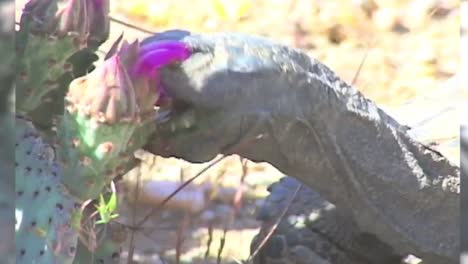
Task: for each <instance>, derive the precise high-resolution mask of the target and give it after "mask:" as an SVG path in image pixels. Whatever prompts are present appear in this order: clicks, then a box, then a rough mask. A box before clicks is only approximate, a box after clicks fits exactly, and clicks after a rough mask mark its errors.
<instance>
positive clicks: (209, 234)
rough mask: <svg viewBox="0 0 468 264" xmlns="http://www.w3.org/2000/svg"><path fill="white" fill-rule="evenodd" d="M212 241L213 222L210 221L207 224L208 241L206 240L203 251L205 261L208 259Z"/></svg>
mask: <svg viewBox="0 0 468 264" xmlns="http://www.w3.org/2000/svg"><path fill="white" fill-rule="evenodd" d="M212 242H213V224H212V223H210V225H209V226H208V241H207V242H206V251H205V261H207V260H208V257H209V256H210V248H211V243H212Z"/></svg>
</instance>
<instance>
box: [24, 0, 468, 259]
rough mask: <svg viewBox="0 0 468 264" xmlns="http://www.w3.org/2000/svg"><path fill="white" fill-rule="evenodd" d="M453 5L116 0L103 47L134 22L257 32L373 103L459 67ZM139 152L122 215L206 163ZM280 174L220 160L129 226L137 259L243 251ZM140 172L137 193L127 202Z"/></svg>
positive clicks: (132, 32) (425, 0)
mask: <svg viewBox="0 0 468 264" xmlns="http://www.w3.org/2000/svg"><path fill="white" fill-rule="evenodd" d="M18 2H19V3H18ZM21 2H24V0H23V1H17V6H22V3H21ZM459 11H460V10H459V1H457V0H439V1H437V0H395V1H385V0H342V1H340V0H250V1H249V0H237V1H232V0H178V1H170V0H157V1H156V0H132V1H125V0H114V1H111V15H112V17H113V18H114V20H113V22H112V25H111V30H112V31H111V36H110V40H109V41H108V42H107V43H106V44H105V45H104V46H103V47H102V48H101V53H102V52H105V51H106V49H108V47H109V46H110V43H111V42H112V41H113V40H115V39H116V38H117V37H118V36H119V35H120V33H121V32H124V38H125V39H127V40H133V39H135V38H140V39H141V38H144V37H146V36H148V35H149V34H150V33H148V32H143V31H142V30H141V29H146V30H147V31H149V32H157V31H163V30H168V29H175V28H178V29H187V30H191V31H195V32H214V31H238V32H245V33H250V34H256V35H263V36H266V37H269V38H272V39H274V40H276V41H278V42H282V43H284V44H287V45H290V46H294V47H298V48H301V49H303V50H305V51H307V52H308V53H309V54H310V55H311V56H313V57H316V58H318V59H319V60H320V61H322V62H324V63H325V64H326V65H328V66H329V67H330V68H331V69H333V70H334V71H335V72H337V73H338V75H339V76H341V77H342V78H343V79H344V80H345V81H347V82H349V83H354V84H355V86H356V87H357V88H358V89H359V90H360V91H362V92H363V93H364V94H365V95H366V96H367V97H369V98H370V99H372V100H374V101H376V102H377V103H378V104H383V105H399V104H402V103H404V102H406V101H408V100H410V99H413V98H415V97H417V96H419V95H423V94H425V93H428V92H430V91H433V90H434V89H436V88H437V87H439V86H440V85H441V84H443V83H444V82H445V81H446V80H447V79H448V78H450V77H451V76H452V75H453V74H454V73H455V72H456V71H457V70H458V67H459V51H460V42H459V40H460V37H459V36H460V35H459V33H460V12H459ZM119 21H120V22H125V23H127V25H124V24H122V23H120V22H119ZM128 24H130V25H128ZM132 26H133V27H134V26H137V27H139V28H140V29H135V28H132ZM361 63H363V64H362V68H361V69H360V65H361ZM359 69H360V70H359ZM358 71H359V74H358V77H357V78H356V75H357V72H358ZM143 157H144V159H145V162H144V163H143V164H144V165H143V166H142V167H140V168H137V169H135V170H134V171H132V172H130V173H129V174H128V175H127V176H126V177H125V181H124V182H123V183H120V184H119V186H118V187H119V190H120V206H119V207H120V208H119V209H120V215H121V216H120V218H119V219H118V220H119V221H120V222H124V223H129V224H131V221H132V215H133V208H134V207H133V205H134V204H137V209H138V210H137V213H136V215H137V219H141V217H143V216H144V215H145V213H147V212H148V211H149V210H152V209H153V208H155V207H156V206H157V204H159V203H160V202H161V200H162V199H164V197H165V196H167V195H168V194H169V193H170V191H171V190H174V189H175V188H176V187H177V186H178V185H179V184H180V182H182V181H183V180H184V179H188V178H190V177H192V176H193V175H195V174H196V173H197V172H199V171H200V170H201V169H202V168H204V167H205V166H206V165H207V164H197V165H193V164H188V163H186V162H183V161H180V160H176V159H162V158H157V157H152V156H147V155H143ZM281 176H282V174H281V173H280V172H278V171H277V170H275V169H274V168H272V167H271V166H269V165H268V164H254V163H251V162H246V161H244V160H242V159H241V158H239V157H236V156H233V157H229V158H227V159H225V160H223V161H222V162H220V163H219V164H217V165H215V166H214V167H213V168H211V169H209V170H208V171H207V172H206V173H204V174H203V175H202V176H201V177H200V178H199V179H197V180H196V181H195V183H194V184H192V185H190V186H188V187H187V188H186V189H184V190H183V191H182V192H181V193H180V194H179V195H178V196H176V197H174V199H172V202H170V203H168V205H167V206H166V207H165V208H164V209H159V210H158V214H157V216H154V217H151V218H150V219H149V220H148V221H147V223H146V224H145V225H144V227H145V228H144V229H143V230H140V231H138V232H136V241H135V260H136V261H137V262H138V263H177V260H176V259H177V256H178V255H180V262H181V263H217V257H218V253H219V252H220V251H221V253H220V254H219V255H220V263H240V261H241V260H245V259H247V258H248V256H249V253H250V248H249V247H250V240H251V239H252V237H253V236H254V235H255V234H256V232H257V230H258V228H259V223H258V222H257V221H256V220H255V208H256V207H257V206H258V205H259V204H260V203H261V201H262V198H263V197H265V196H266V195H267V194H268V193H267V191H266V188H267V186H268V185H269V184H271V183H272V182H275V181H277V180H278V179H279V178H280V177H281ZM242 179H243V180H242ZM137 182H139V184H138V185H139V187H140V195H141V196H143V197H144V199H140V200H139V201H137V202H136V203H133V202H131V201H133V200H134V199H133V197H134V194H135V192H134V190H133V188H134V187H135V186H136V185H137ZM239 189H241V190H242V195H241V198H240V199H239V194H240V191H239ZM236 208H238V209H236ZM224 230H227V232H226V237H225V241H224V242H223V233H224ZM210 233H211V235H210ZM210 241H211V242H210ZM223 243H224V245H223V246H221V245H222V244H223ZM220 248H222V250H220ZM208 249H209V250H208ZM125 254H126V252H124V255H125ZM205 255H206V256H208V257H207V258H206V259H205Z"/></svg>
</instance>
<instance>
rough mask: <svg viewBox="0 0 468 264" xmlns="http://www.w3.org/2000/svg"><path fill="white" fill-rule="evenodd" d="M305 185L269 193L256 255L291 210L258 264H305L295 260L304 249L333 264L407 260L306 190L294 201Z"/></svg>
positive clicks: (285, 185) (290, 181) (292, 183)
mask: <svg viewBox="0 0 468 264" xmlns="http://www.w3.org/2000/svg"><path fill="white" fill-rule="evenodd" d="M300 185H301V183H300V182H298V181H297V180H295V179H294V178H292V177H285V178H283V179H281V180H280V181H279V182H277V183H274V184H272V185H271V186H270V187H269V188H268V190H269V191H270V195H269V196H268V197H267V198H266V200H265V201H264V203H263V204H262V206H261V207H260V208H259V209H258V211H257V220H259V221H262V223H263V224H262V228H261V230H260V233H259V234H258V235H257V236H256V237H255V239H254V241H253V242H252V245H251V249H252V250H251V251H252V252H251V253H253V252H254V251H255V250H257V248H258V247H259V245H260V241H262V240H263V239H264V237H265V235H266V234H267V233H268V232H270V230H271V228H272V225H273V224H274V223H276V221H277V219H278V218H279V217H280V215H281V213H282V212H283V211H284V209H285V208H286V207H287V206H288V209H287V212H286V214H285V216H284V218H282V219H281V221H280V222H279V225H278V226H277V228H276V230H275V232H274V233H273V235H272V236H271V238H270V239H269V240H268V242H267V243H266V244H265V246H264V247H263V248H262V249H261V250H260V251H259V253H258V255H257V257H256V258H255V259H254V263H255V264H272V263H278V264H280V263H281V264H289V263H291V264H295V263H300V262H298V261H297V260H295V252H297V251H299V250H301V251H303V252H308V253H309V255H311V254H316V255H318V256H319V257H320V258H321V259H322V260H323V261H326V263H329V264H396V263H400V262H401V260H402V259H403V256H399V255H396V254H395V253H394V252H393V250H392V248H391V247H389V246H388V245H385V244H384V243H382V242H381V241H379V240H378V239H376V238H375V236H373V235H370V234H366V233H363V232H361V231H360V230H359V228H358V227H357V225H356V223H355V222H354V221H353V219H352V218H351V217H350V213H349V212H347V209H346V208H345V209H341V208H336V206H335V205H333V204H332V203H329V202H328V201H326V200H325V199H323V198H322V197H321V196H320V194H318V193H317V192H315V191H314V190H312V189H311V188H308V187H307V186H302V187H301V189H299V191H298V192H297V194H296V195H295V196H294V194H295V192H296V190H297V188H298V187H299V186H300ZM293 196H294V199H293V200H292V201H291V199H292V198H293ZM290 201H291V202H290ZM298 249H299V250H298ZM296 259H297V258H296ZM309 263H315V262H309Z"/></svg>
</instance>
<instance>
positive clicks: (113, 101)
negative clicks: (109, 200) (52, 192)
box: [57, 42, 158, 200]
mask: <svg viewBox="0 0 468 264" xmlns="http://www.w3.org/2000/svg"><path fill="white" fill-rule="evenodd" d="M138 52H139V44H138V43H137V42H135V43H133V44H128V43H124V44H123V47H122V48H121V50H119V51H118V52H117V53H116V54H115V55H113V56H112V57H111V58H109V59H107V60H106V61H104V62H103V64H101V65H99V66H98V67H97V68H96V69H94V70H93V71H92V72H91V73H89V74H88V75H86V76H83V77H80V78H77V79H75V80H73V81H72V83H71V84H70V87H69V91H68V94H67V96H66V97H65V101H66V107H65V113H64V115H63V119H62V122H61V124H60V126H59V127H58V130H57V134H58V137H59V142H60V147H59V148H58V149H57V150H58V156H59V157H60V161H61V162H62V164H63V168H64V170H65V171H64V179H63V183H64V184H65V185H66V186H67V188H68V190H70V192H71V193H72V194H73V195H76V196H77V197H78V198H79V199H82V200H87V199H95V198H97V197H98V196H99V194H100V193H101V192H102V189H103V188H104V186H106V185H107V184H109V183H110V182H111V181H112V180H113V179H114V178H115V177H116V176H118V175H123V174H124V173H125V172H127V171H128V170H129V169H131V168H132V165H134V162H135V158H134V156H133V152H134V151H135V150H137V149H139V148H141V147H143V145H144V144H146V140H147V139H148V138H149V136H150V135H151V134H152V132H154V130H155V122H154V121H153V119H154V116H155V110H154V104H155V102H156V100H157V98H158V94H157V92H156V89H155V87H156V84H155V81H154V80H153V79H150V78H144V77H143V78H140V77H135V76H133V75H132V73H131V70H132V67H133V65H134V62H135V60H136V59H137V55H138Z"/></svg>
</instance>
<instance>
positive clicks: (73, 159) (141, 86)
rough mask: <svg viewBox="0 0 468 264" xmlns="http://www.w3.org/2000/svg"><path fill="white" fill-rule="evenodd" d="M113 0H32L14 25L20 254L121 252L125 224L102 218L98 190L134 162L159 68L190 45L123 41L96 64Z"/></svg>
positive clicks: (99, 257) (112, 258)
mask: <svg viewBox="0 0 468 264" xmlns="http://www.w3.org/2000/svg"><path fill="white" fill-rule="evenodd" d="M108 5H109V3H108V0H61V1H59V0H30V1H29V2H28V3H27V4H26V6H25V8H24V10H23V15H22V17H21V23H20V29H19V31H17V32H16V33H17V45H16V52H17V54H16V55H17V61H18V69H19V70H18V72H17V74H16V81H17V86H16V87H17V88H16V90H17V94H16V95H17V97H16V99H17V102H16V110H17V115H16V129H17V131H16V140H15V144H16V148H15V159H16V171H15V172H16V178H15V179H16V184H15V191H16V228H15V231H16V249H17V251H16V263H24V264H30V263H47V264H48V263H60V264H61V263H75V264H85V263H117V262H118V260H119V258H120V251H121V244H122V243H123V242H124V240H125V235H123V234H125V230H123V229H122V228H123V227H122V226H121V225H116V224H115V223H112V222H111V221H110V220H109V219H107V220H106V221H104V222H102V220H103V219H98V217H96V215H100V214H96V208H95V207H94V205H95V203H94V202H93V200H94V199H96V198H98V197H99V196H100V195H101V194H103V193H105V192H106V186H107V185H108V184H109V183H111V182H112V181H113V180H114V179H115V178H116V177H117V176H119V175H123V174H124V173H126V172H127V171H129V170H130V169H132V168H133V167H134V166H135V165H136V161H135V159H134V156H133V152H134V151H136V150H137V149H139V148H141V147H142V146H143V145H145V144H146V143H147V142H146V141H147V139H148V137H149V136H150V135H151V134H152V133H153V132H154V130H155V122H154V118H155V117H156V110H155V107H154V106H155V104H156V103H157V100H158V98H159V96H160V93H161V90H160V85H159V80H158V78H157V76H156V72H155V69H157V68H158V67H160V66H162V65H164V64H166V63H172V62H173V61H180V60H183V59H184V58H186V57H187V56H188V55H189V52H188V50H187V49H186V48H185V47H182V46H181V45H180V44H177V45H179V46H177V45H171V47H172V46H173V47H176V50H175V51H174V50H171V49H168V48H167V46H164V47H163V46H159V44H158V43H156V44H154V43H151V44H148V45H144V46H142V45H141V44H140V43H139V42H138V41H136V42H134V43H131V44H130V43H127V42H125V41H124V42H123V43H122V45H121V46H120V48H118V45H117V43H116V44H115V45H114V46H113V47H115V48H112V49H111V51H110V52H109V54H107V56H106V60H105V61H102V62H98V63H96V64H95V65H94V66H95V67H93V65H92V63H93V61H94V60H95V59H96V58H97V56H96V55H95V54H94V51H95V50H96V49H97V48H98V47H99V45H100V44H101V43H102V42H103V41H104V40H105V39H106V38H107V35H108V33H109V17H108V14H107V12H108ZM166 44H167V43H166ZM162 45H164V44H162ZM90 208H91V209H90ZM103 218H104V217H103ZM96 220H101V221H100V224H97V222H96Z"/></svg>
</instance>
